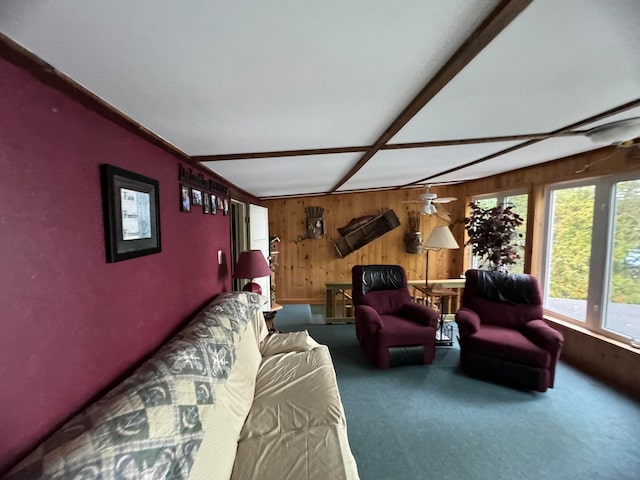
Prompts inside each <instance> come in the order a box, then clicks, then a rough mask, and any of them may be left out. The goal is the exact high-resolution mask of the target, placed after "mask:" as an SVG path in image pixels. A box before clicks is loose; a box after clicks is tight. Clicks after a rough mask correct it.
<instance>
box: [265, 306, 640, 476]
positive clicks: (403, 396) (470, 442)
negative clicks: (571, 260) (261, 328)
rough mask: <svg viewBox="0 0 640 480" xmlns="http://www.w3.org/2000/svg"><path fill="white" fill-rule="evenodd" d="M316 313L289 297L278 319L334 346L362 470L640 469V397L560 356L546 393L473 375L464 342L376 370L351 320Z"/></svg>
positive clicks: (537, 472) (515, 472)
mask: <svg viewBox="0 0 640 480" xmlns="http://www.w3.org/2000/svg"><path fill="white" fill-rule="evenodd" d="M318 314H319V313H318V310H317V307H315V306H314V307H310V306H309V305H286V306H285V307H284V309H283V310H282V311H281V312H280V313H279V314H278V317H277V318H276V324H277V328H278V329H279V330H281V331H294V330H305V329H306V330H308V331H309V333H310V334H311V336H313V337H314V338H315V339H316V340H317V341H318V342H320V343H324V344H326V345H328V346H329V348H330V351H331V356H332V358H333V361H334V365H335V369H336V375H337V378H338V384H339V388H340V395H341V397H342V402H343V404H344V408H345V412H346V415H347V424H348V431H349V441H350V444H351V449H352V451H353V454H354V456H355V458H356V461H357V463H358V469H359V472H360V477H361V478H362V480H383V479H384V480H390V479H430V478H433V479H438V480H445V479H456V480H457V479H473V480H475V479H478V480H485V479H486V480H499V479H509V480H520V479H522V480H527V479H535V480H545V479H562V480H573V479H576V480H577V479H580V480H587V479H602V480H605V479H606V480H614V479H621V480H622V479H629V480H638V479H640V403H639V402H637V401H635V400H632V399H630V398H628V397H626V396H624V395H622V394H621V393H619V392H617V391H615V390H613V389H611V388H609V387H608V386H606V385H605V384H603V383H601V382H599V381H597V380H595V379H592V378H590V377H588V376H587V375H585V374H583V373H581V372H579V371H577V370H575V369H573V368H571V367H569V366H567V365H565V364H562V363H561V364H560V366H559V368H558V372H557V376H556V387H555V388H554V389H551V390H549V391H547V392H546V393H542V394H541V393H536V392H523V391H519V390H515V389H512V388H508V387H504V386H501V385H496V384H492V383H488V382H484V381H480V380H476V379H473V378H468V377H466V376H464V375H463V374H462V373H461V372H459V371H458V356H459V350H458V349H457V346H454V347H449V348H448V347H441V348H439V349H438V350H437V353H436V358H435V360H434V362H433V364H432V365H427V366H406V367H399V368H395V369H391V370H386V371H380V370H375V369H373V368H371V367H370V366H369V365H368V364H367V363H366V362H365V360H364V358H363V356H362V355H361V353H360V350H359V346H358V343H357V340H356V338H355V331H354V326H353V325H319V324H316V323H312V319H314V317H313V315H318ZM315 319H316V321H317V317H315Z"/></svg>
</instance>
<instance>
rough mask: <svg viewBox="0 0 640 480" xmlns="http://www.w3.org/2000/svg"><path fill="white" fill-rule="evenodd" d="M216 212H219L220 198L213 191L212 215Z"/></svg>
mask: <svg viewBox="0 0 640 480" xmlns="http://www.w3.org/2000/svg"><path fill="white" fill-rule="evenodd" d="M216 213H218V199H217V198H216V196H215V195H214V194H213V193H212V194H211V215H215V214H216Z"/></svg>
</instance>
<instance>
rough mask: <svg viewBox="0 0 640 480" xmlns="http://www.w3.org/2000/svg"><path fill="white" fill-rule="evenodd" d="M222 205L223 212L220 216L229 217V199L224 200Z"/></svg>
mask: <svg viewBox="0 0 640 480" xmlns="http://www.w3.org/2000/svg"><path fill="white" fill-rule="evenodd" d="M223 205H224V207H223V208H224V210H223V211H222V214H223V215H225V216H226V215H229V199H227V198H225V199H224V202H223Z"/></svg>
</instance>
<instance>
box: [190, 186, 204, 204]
mask: <svg viewBox="0 0 640 480" xmlns="http://www.w3.org/2000/svg"><path fill="white" fill-rule="evenodd" d="M191 201H192V203H193V206H194V207H201V206H202V191H201V190H196V189H195V188H192V189H191Z"/></svg>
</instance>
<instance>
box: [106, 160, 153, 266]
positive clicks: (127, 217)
mask: <svg viewBox="0 0 640 480" xmlns="http://www.w3.org/2000/svg"><path fill="white" fill-rule="evenodd" d="M100 179H101V183H102V210H103V217H104V232H105V245H106V250H107V262H108V263H113V262H119V261H121V260H127V259H129V258H135V257H141V256H143V255H150V254H152V253H158V252H160V251H161V246H160V194H159V188H158V181H157V180H154V179H152V178H149V177H145V176H143V175H139V174H137V173H133V172H129V171H127V170H123V169H122V168H118V167H114V166H113V165H107V164H103V165H101V166H100Z"/></svg>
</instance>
